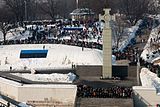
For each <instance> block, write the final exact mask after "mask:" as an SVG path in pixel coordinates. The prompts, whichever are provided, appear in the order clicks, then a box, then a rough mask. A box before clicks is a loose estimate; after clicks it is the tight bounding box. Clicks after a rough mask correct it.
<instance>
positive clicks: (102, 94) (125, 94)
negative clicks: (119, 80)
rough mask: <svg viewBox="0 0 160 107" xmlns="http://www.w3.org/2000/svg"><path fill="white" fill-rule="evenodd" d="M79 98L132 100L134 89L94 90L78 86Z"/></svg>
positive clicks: (85, 86) (111, 88)
mask: <svg viewBox="0 0 160 107" xmlns="http://www.w3.org/2000/svg"><path fill="white" fill-rule="evenodd" d="M77 97H82V98H131V97H132V88H129V87H119V86H114V87H109V88H93V87H90V86H87V85H78V89H77Z"/></svg>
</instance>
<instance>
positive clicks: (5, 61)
mask: <svg viewBox="0 0 160 107" xmlns="http://www.w3.org/2000/svg"><path fill="white" fill-rule="evenodd" d="M43 46H45V49H46V50H48V54H47V57H46V58H22V59H21V58H20V52H21V50H33V49H34V50H39V49H41V50H42V49H43ZM0 49H1V51H0V55H1V57H0V70H2V71H3V70H9V69H10V66H12V70H24V68H25V67H26V68H27V69H29V70H31V69H34V70H47V69H66V68H72V65H73V64H74V65H102V63H103V58H102V51H101V50H97V49H89V48H84V51H82V47H76V46H68V45H61V44H26V45H22V44H21V45H1V46H0ZM8 50H9V51H8Z"/></svg>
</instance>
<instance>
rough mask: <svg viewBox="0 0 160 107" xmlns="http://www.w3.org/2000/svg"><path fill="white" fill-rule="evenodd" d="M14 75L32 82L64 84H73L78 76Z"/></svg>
mask: <svg viewBox="0 0 160 107" xmlns="http://www.w3.org/2000/svg"><path fill="white" fill-rule="evenodd" d="M12 75H16V76H19V77H22V78H25V79H28V80H31V81H38V82H63V83H72V82H73V81H74V80H75V79H76V75H75V74H73V73H68V74H58V73H53V74H22V73H18V74H15V73H13V74H12Z"/></svg>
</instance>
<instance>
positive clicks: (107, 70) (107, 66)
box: [99, 9, 112, 79]
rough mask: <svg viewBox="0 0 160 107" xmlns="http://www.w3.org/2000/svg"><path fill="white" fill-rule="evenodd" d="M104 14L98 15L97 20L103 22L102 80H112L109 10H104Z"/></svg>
mask: <svg viewBox="0 0 160 107" xmlns="http://www.w3.org/2000/svg"><path fill="white" fill-rule="evenodd" d="M104 12H105V14H104V15H99V20H104V21H105V26H104V28H103V70H102V78H104V79H105V78H112V32H111V27H110V21H111V15H110V9H104Z"/></svg>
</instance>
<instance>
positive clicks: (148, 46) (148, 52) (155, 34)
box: [141, 26, 160, 62]
mask: <svg viewBox="0 0 160 107" xmlns="http://www.w3.org/2000/svg"><path fill="white" fill-rule="evenodd" d="M159 29H160V26H158V27H156V28H154V29H152V31H151V34H150V37H149V39H148V42H147V44H146V45H145V47H144V50H143V52H142V54H141V57H142V58H143V59H144V60H145V61H147V62H152V60H154V59H155V58H157V57H159V56H160V55H159V52H156V53H155V54H153V53H154V52H155V51H158V50H155V49H154V48H153V47H152V46H151V40H152V42H153V40H154V39H157V37H158V32H159ZM151 38H152V39H151ZM156 42H157V44H158V42H160V41H156ZM156 42H155V43H156ZM147 57H148V58H147Z"/></svg>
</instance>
